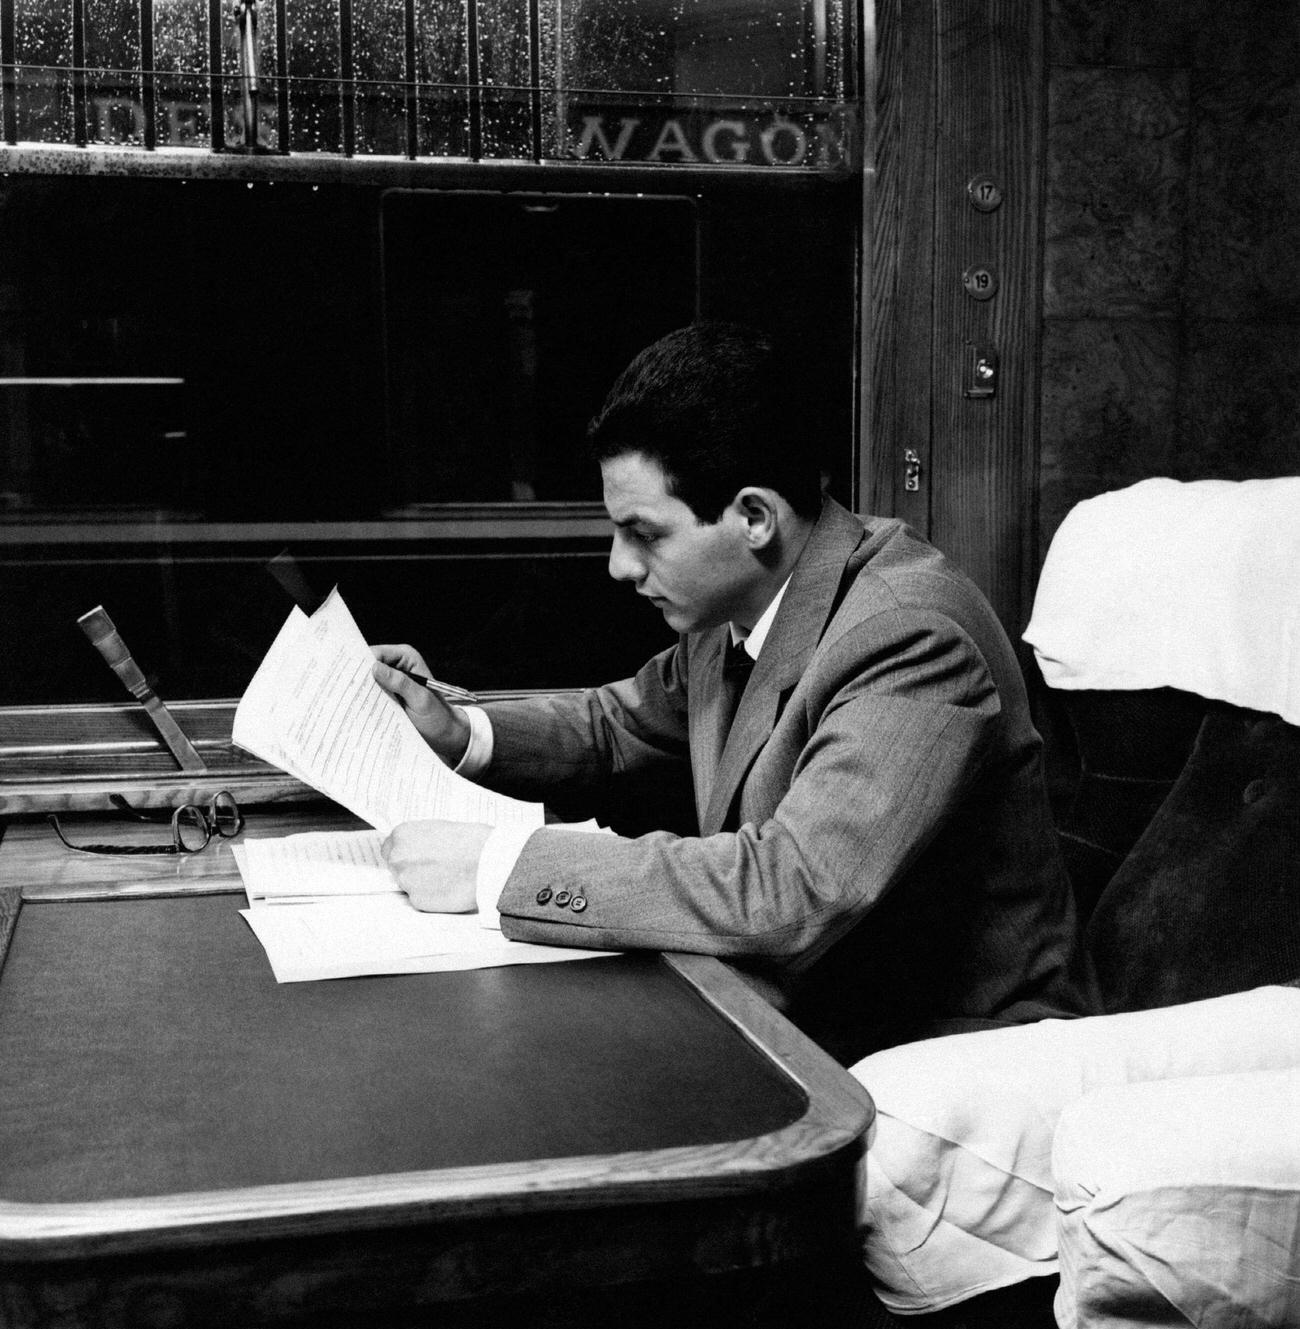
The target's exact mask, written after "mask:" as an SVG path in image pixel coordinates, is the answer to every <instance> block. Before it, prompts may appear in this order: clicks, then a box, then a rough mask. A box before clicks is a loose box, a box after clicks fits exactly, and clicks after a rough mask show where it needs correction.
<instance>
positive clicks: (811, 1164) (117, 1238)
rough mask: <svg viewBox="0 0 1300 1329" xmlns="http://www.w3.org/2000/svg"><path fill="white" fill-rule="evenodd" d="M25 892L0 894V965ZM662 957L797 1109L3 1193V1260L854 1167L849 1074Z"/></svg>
mask: <svg viewBox="0 0 1300 1329" xmlns="http://www.w3.org/2000/svg"><path fill="white" fill-rule="evenodd" d="M21 899H22V892H21V889H20V888H15V887H6V888H0V969H2V967H3V960H4V948H5V947H6V946H7V941H8V938H9V936H11V935H12V932H13V928H14V925H15V923H16V920H17V917H18V913H19V910H20V908H21ZM663 959H664V962H665V963H666V964H667V965H668V966H669V968H670V969H672V970H673V971H674V972H675V973H676V974H677V975H678V976H679V977H680V978H681V979H682V981H684V982H686V983H687V984H689V985H690V986H691V987H692V988H693V989H694V990H695V991H696V992H697V993H698V995H699V996H700V997H701V998H702V999H703V1000H704V1001H706V1002H707V1003H708V1004H709V1005H710V1006H711V1007H713V1009H714V1010H715V1011H717V1012H718V1013H719V1014H720V1015H721V1016H722V1017H723V1018H724V1019H725V1020H727V1021H728V1022H729V1023H730V1024H731V1025H732V1026H733V1027H734V1028H735V1029H736V1031H737V1032H738V1033H739V1034H740V1035H741V1036H742V1037H743V1038H744V1039H745V1040H746V1041H747V1042H748V1043H750V1044H751V1046H753V1047H754V1048H755V1049H756V1050H757V1051H758V1052H759V1054H760V1055H762V1056H763V1057H765V1058H766V1059H767V1060H768V1061H769V1062H770V1063H771V1064H772V1065H773V1066H774V1067H776V1068H777V1069H778V1070H779V1071H780V1072H781V1073H782V1074H783V1075H784V1076H785V1077H786V1078H787V1079H788V1080H790V1081H792V1082H793V1083H794V1084H795V1085H796V1086H798V1088H799V1089H800V1090H801V1091H802V1093H803V1094H804V1095H805V1099H806V1103H805V1108H804V1112H803V1114H802V1115H801V1116H800V1117H799V1118H798V1119H797V1120H795V1121H793V1122H791V1123H790V1124H789V1125H787V1126H784V1127H782V1128H780V1129H779V1130H776V1131H771V1132H768V1133H766V1134H764V1135H760V1136H753V1137H749V1138H746V1139H741V1140H733V1141H724V1142H721V1143H713V1144H707V1145H700V1146H694V1145H690V1146H679V1147H675V1148H671V1149H661V1150H639V1151H628V1152H625V1153H619V1154H593V1155H579V1156H574V1157H568V1158H558V1159H540V1160H529V1161H523V1162H515V1163H508V1164H486V1165H475V1166H471V1167H462V1168H443V1169H437V1170H433V1171H420V1172H403V1173H390V1174H384V1175H380V1176H365V1177H349V1178H341V1179H329V1180H324V1181H308V1182H296V1183H290V1184H277V1185H268V1186H252V1187H240V1188H234V1189H231V1190H224V1191H212V1192H200V1193H178V1194H173V1195H162V1196H147V1197H133V1198H129V1199H121V1200H96V1201H84V1202H79V1203H62V1202H60V1203H48V1204H42V1203H32V1202H18V1201H7V1200H3V1199H0V1261H3V1262H11V1261H44V1260H58V1259H69V1258H78V1257H84V1256H90V1255H101V1254H116V1253H125V1252H132V1251H139V1250H146V1249H147V1250H159V1249H164V1248H166V1249H176V1248H186V1247H194V1246H199V1245H203V1244H205V1243H208V1242H213V1241H240V1240H254V1239H262V1238H266V1237H272V1236H275V1237H291V1236H305V1235H313V1234H322V1233H329V1232H348V1231H353V1230H357V1229H360V1228H366V1229H373V1228H376V1227H390V1228H397V1227H406V1226H410V1225H414V1224H418V1223H433V1222H440V1221H451V1220H464V1219H473V1218H479V1217H483V1218H487V1217H501V1216H503V1215H507V1214H527V1213H536V1212H544V1211H557V1210H563V1209H568V1208H577V1207H590V1206H592V1205H598V1206H600V1207H607V1206H617V1205H622V1204H644V1203H668V1202H671V1201H673V1200H701V1199H707V1198H712V1197H723V1196H729V1195H731V1196H734V1195H743V1194H747V1193H748V1194H753V1193H759V1192H772V1191H779V1190H782V1189H785V1188H792V1187H797V1186H798V1185H799V1184H800V1183H801V1182H802V1181H804V1180H805V1179H808V1178H810V1177H821V1176H823V1175H824V1173H825V1170H826V1169H827V1168H830V1167H834V1166H835V1165H837V1164H838V1165H839V1166H842V1167H844V1168H851V1167H853V1168H855V1167H856V1166H857V1159H858V1158H859V1157H860V1156H861V1154H862V1153H863V1151H864V1150H865V1148H866V1133H867V1129H868V1127H869V1126H870V1124H871V1120H872V1117H873V1115H874V1107H873V1105H872V1103H871V1099H870V1096H869V1095H868V1094H867V1092H866V1090H865V1089H863V1088H862V1086H861V1085H859V1084H858V1083H857V1081H855V1080H854V1079H853V1078H852V1077H851V1076H850V1075H849V1074H848V1072H847V1071H845V1070H844V1069H843V1068H842V1067H841V1066H839V1065H838V1063H836V1062H835V1061H834V1060H833V1059H832V1058H831V1057H829V1056H828V1055H827V1054H826V1053H825V1052H823V1051H822V1050H821V1049H820V1048H818V1047H817V1046H816V1045H815V1044H813V1043H812V1042H811V1041H810V1040H809V1039H807V1038H806V1037H805V1036H804V1035H803V1034H801V1033H800V1032H799V1031H798V1030H797V1029H796V1028H795V1027H794V1026H793V1025H792V1024H790V1023H789V1021H787V1020H786V1019H785V1017H784V1016H782V1015H781V1014H780V1013H779V1012H777V1011H776V1010H775V1009H774V1008H773V1007H772V1006H770V1005H769V1004H768V1003H767V1002H766V1001H764V1000H763V998H762V997H760V996H759V995H758V994H757V993H755V992H754V991H752V990H751V989H750V988H749V987H748V986H747V985H746V984H745V983H744V982H743V981H742V980H741V979H740V978H739V977H738V976H737V975H736V974H735V973H734V972H733V971H732V970H731V969H730V968H728V967H727V966H726V965H724V964H723V963H722V962H721V961H719V960H716V959H714V958H712V957H709V956H703V955H681V954H672V955H665V956H664V957H663Z"/></svg>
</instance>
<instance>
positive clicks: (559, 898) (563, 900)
mask: <svg viewBox="0 0 1300 1329" xmlns="http://www.w3.org/2000/svg"><path fill="white" fill-rule="evenodd" d="M572 899H573V896H572V895H571V894H570V893H569V892H568V891H556V892H555V903H556V904H557V905H559V906H560V908H561V909H563V908H564V906H565V905H566V904H568V903H569V901H570V900H572Z"/></svg>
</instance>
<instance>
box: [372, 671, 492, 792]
mask: <svg viewBox="0 0 1300 1329" xmlns="http://www.w3.org/2000/svg"><path fill="white" fill-rule="evenodd" d="M370 649H371V650H372V651H373V652H374V653H375V666H374V671H373V672H374V676H375V682H376V683H378V684H379V686H380V687H381V688H383V690H384V691H385V692H387V693H388V695H389V696H390V697H395V698H396V699H397V701H398V703H399V705H400V706H401V707H402V709H403V710H404V711H405V712H406V713H407V715H409V716H410V717H411V723H412V724H414V725H415V727H416V729H418V730H419V731H420V734H421V736H422V737H423V738H424V741H425V742H426V743H427V744H428V745H429V746H430V747H431V748H432V749H433V750H434V752H436V753H437V754H438V756H439V757H441V758H442V760H443V761H445V762H446V763H447V765H448V766H455V765H456V763H457V762H458V761H460V759H461V758H462V757H463V756H464V755H465V749H466V747H467V746H468V745H469V721H467V720H466V719H465V717H464V715H463V714H462V713H461V712H460V711H459V710H457V709H456V708H454V707H452V706H448V705H447V703H446V702H445V701H443V699H442V698H441V697H440V696H439V695H438V694H437V693H436V692H430V691H429V689H428V688H426V687H423V686H421V685H420V684H419V683H417V682H416V681H415V680H414V679H412V678H407V676H406V675H405V674H404V673H402V672H401V671H402V670H403V669H409V670H411V671H412V672H414V673H417V674H423V675H424V677H425V678H428V676H429V666H428V665H427V664H425V663H424V660H423V658H422V657H421V656H420V653H419V652H418V651H417V650H416V649H415V648H414V647H413V646H372V647H371V648H370Z"/></svg>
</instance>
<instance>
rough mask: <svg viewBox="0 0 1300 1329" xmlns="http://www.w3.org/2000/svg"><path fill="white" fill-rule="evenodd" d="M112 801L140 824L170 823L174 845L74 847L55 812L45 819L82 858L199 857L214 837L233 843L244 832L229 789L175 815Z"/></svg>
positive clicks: (187, 805)
mask: <svg viewBox="0 0 1300 1329" xmlns="http://www.w3.org/2000/svg"><path fill="white" fill-rule="evenodd" d="M109 801H110V802H111V803H112V804H113V806H114V807H115V808H117V810H118V811H119V812H122V813H125V814H126V815H127V816H128V817H132V818H134V819H135V820H136V821H147V822H166V821H170V823H171V830H172V842H171V844H73V843H72V841H71V840H69V839H68V837H67V836H66V835H64V833H63V828H62V827H61V826H60V825H59V819H58V817H56V816H55V815H54V813H53V812H47V813H46V814H45V819H46V821H48V822H49V823H50V825H51V826H53V827H54V833H55V835H57V836H58V837H59V839H60V840H62V841H63V843H64V844H65V845H67V847H68V848H69V849H75V850H76V851H77V852H78V853H80V854H197V853H200V852H202V851H203V850H204V849H206V848H207V847H208V845H209V844H210V843H211V841H212V837H213V836H217V837H219V838H220V839H222V840H229V839H231V838H233V837H234V836H236V835H238V834H239V832H240V831H242V830H243V829H244V814H243V813H242V812H240V810H239V804H238V803H236V802H235V798H234V795H233V794H231V793H229V792H228V791H227V790H225V789H222V790H220V791H219V792H217V793H215V794H213V795H212V797H211V798H210V799H208V801H207V802H206V803H203V804H200V803H183V804H182V805H181V806H180V807H178V808H177V809H176V810H175V811H174V812H172V813H170V814H168V813H166V812H163V813H162V814H161V815H160V814H157V813H151V812H142V811H140V810H139V809H137V808H133V807H132V806H131V805H130V803H128V802H127V801H126V799H124V798H123V797H122V796H121V795H120V794H110V795H109Z"/></svg>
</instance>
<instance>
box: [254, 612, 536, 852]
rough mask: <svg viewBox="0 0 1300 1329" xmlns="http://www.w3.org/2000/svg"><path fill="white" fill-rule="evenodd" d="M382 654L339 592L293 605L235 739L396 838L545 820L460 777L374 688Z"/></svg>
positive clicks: (530, 808) (260, 670)
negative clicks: (428, 822)
mask: <svg viewBox="0 0 1300 1329" xmlns="http://www.w3.org/2000/svg"><path fill="white" fill-rule="evenodd" d="M374 660H375V657H374V655H373V653H372V652H371V650H370V647H369V646H368V645H367V644H366V640H365V638H364V637H363V636H362V635H361V630H360V629H359V628H358V627H357V625H356V623H355V622H354V621H353V618H352V615H351V614H350V613H349V612H348V607H347V605H345V604H344V603H343V597H342V596H341V595H340V594H339V593H338V589H337V587H336V588H335V589H334V590H332V591H331V592H330V593H329V596H328V597H327V598H326V600H325V602H324V604H322V605H321V607H320V608H319V609H317V610H316V612H315V613H314V614H312V615H310V616H308V615H307V614H304V613H303V612H302V610H301V609H298V608H297V607H295V608H294V610H293V612H292V613H291V614H290V615H289V618H288V620H287V621H286V622H285V624H284V626H283V627H282V628H281V629H280V632H279V634H278V635H277V636H276V639H275V641H274V642H273V643H272V644H271V649H270V650H269V651H268V652H267V653H266V658H265V659H264V660H263V661H262V663H261V665H260V666H259V667H258V670H257V672H256V674H254V675H253V681H252V682H251V683H250V684H249V685H248V690H247V691H246V692H245V693H244V695H243V697H242V699H241V700H240V702H239V706H238V708H237V709H236V711H235V723H234V730H233V735H232V736H233V738H234V741H235V743H236V744H237V745H238V746H239V747H241V748H244V749H245V750H246V751H248V752H251V753H252V754H253V755H254V756H256V757H261V758H262V760H263V761H269V762H270V763H271V764H272V765H274V766H279V767H280V768H281V769H282V770H285V771H288V773H289V774H290V775H293V776H296V777H297V778H298V779H299V780H302V781H303V783H304V784H309V785H311V787H312V788H313V789H319V790H320V792H321V793H322V794H325V795H326V796H327V797H329V798H332V799H333V800H334V801H335V802H336V803H339V804H341V805H342V806H343V807H345V808H347V809H348V811H349V812H353V813H355V814H356V815H357V816H358V817H360V818H361V819H362V820H363V821H366V822H369V823H370V825H371V826H373V827H374V828H375V829H376V830H378V831H381V832H382V833H383V834H385V835H387V834H389V833H390V832H391V831H392V830H393V828H394V827H395V826H397V825H398V824H399V823H401V822H404V821H417V820H420V819H423V818H435V819H437V820H440V821H473V822H482V823H486V824H488V825H493V826H495V825H499V824H502V823H505V822H515V823H520V824H523V825H531V826H540V825H541V824H542V820H543V815H542V805H541V804H540V803H523V802H520V801H519V800H518V799H515V798H506V797H505V796H504V795H502V794H494V793H492V792H491V791H490V790H486V789H480V788H479V787H478V785H475V784H472V783H471V782H470V781H468V780H466V779H464V778H463V777H461V776H459V775H457V774H456V773H455V772H454V771H452V770H450V769H448V767H446V766H444V765H443V763H442V762H441V761H439V760H438V758H437V757H436V756H435V755H434V753H433V751H432V749H431V748H430V747H429V746H428V744H426V743H425V741H424V739H423V738H422V737H421V736H420V734H419V732H418V731H417V730H416V728H415V726H414V725H413V724H412V723H411V721H410V718H409V717H408V716H407V714H406V712H405V711H404V710H403V709H402V708H401V706H400V705H398V703H397V702H396V701H394V700H393V698H392V697H390V696H389V695H388V694H387V693H386V692H385V691H384V690H383V689H382V688H381V687H380V686H379V684H378V683H376V682H375V680H374V677H373V676H372V673H371V670H372V668H373V666H374Z"/></svg>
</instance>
